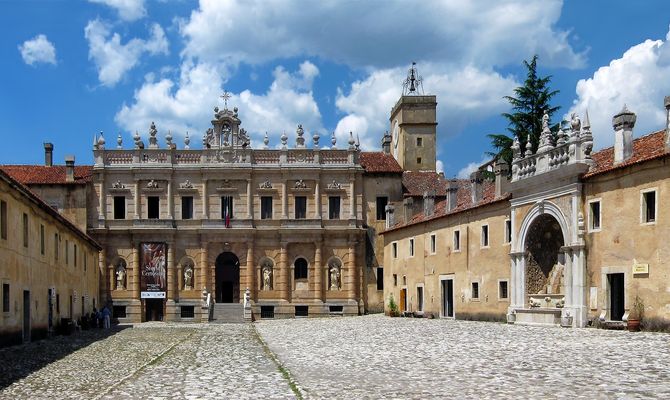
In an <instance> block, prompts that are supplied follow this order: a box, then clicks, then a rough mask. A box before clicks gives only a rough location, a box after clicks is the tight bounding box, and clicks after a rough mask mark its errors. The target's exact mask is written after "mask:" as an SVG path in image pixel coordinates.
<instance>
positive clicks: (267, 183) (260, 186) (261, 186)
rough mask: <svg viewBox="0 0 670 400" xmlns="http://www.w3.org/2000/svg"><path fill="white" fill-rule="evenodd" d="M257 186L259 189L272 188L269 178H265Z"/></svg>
mask: <svg viewBox="0 0 670 400" xmlns="http://www.w3.org/2000/svg"><path fill="white" fill-rule="evenodd" d="M258 188H259V189H272V183H270V180H269V179H266V180H265V182H263V183H261V184H260V185H258Z"/></svg>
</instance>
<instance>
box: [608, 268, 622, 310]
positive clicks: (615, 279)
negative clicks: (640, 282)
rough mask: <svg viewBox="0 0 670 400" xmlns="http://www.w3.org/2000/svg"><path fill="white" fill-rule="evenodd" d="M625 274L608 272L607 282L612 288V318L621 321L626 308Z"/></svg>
mask: <svg viewBox="0 0 670 400" xmlns="http://www.w3.org/2000/svg"><path fill="white" fill-rule="evenodd" d="M623 276H624V274H607V283H608V285H609V289H610V319H611V320H612V321H621V319H622V318H623V314H624V312H625V309H624V285H623Z"/></svg>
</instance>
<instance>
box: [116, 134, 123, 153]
mask: <svg viewBox="0 0 670 400" xmlns="http://www.w3.org/2000/svg"><path fill="white" fill-rule="evenodd" d="M116 148H117V149H122V148H123V138H122V137H121V132H119V135H118V136H117V137H116Z"/></svg>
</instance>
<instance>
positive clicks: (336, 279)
mask: <svg viewBox="0 0 670 400" xmlns="http://www.w3.org/2000/svg"><path fill="white" fill-rule="evenodd" d="M339 288H340V269H339V268H338V267H336V266H331V267H330V290H338V289H339Z"/></svg>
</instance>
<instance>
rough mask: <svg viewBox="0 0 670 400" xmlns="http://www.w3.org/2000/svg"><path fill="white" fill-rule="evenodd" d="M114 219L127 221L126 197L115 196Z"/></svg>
mask: <svg viewBox="0 0 670 400" xmlns="http://www.w3.org/2000/svg"><path fill="white" fill-rule="evenodd" d="M114 219H126V196H114Z"/></svg>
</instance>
